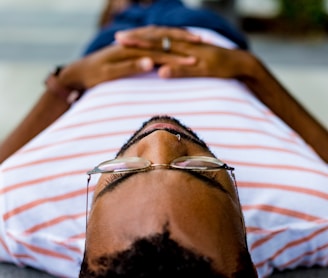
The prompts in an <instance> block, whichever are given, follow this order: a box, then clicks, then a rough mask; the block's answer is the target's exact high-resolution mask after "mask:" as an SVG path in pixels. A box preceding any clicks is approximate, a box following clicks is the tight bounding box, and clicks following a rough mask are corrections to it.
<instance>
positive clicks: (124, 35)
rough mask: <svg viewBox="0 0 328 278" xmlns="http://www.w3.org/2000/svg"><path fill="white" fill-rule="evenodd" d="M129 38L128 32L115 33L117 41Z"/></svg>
mask: <svg viewBox="0 0 328 278" xmlns="http://www.w3.org/2000/svg"><path fill="white" fill-rule="evenodd" d="M126 36H127V32H126V31H119V32H116V33H115V38H117V39H123V38H125V37H126Z"/></svg>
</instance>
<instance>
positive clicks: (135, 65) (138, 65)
mask: <svg viewBox="0 0 328 278" xmlns="http://www.w3.org/2000/svg"><path fill="white" fill-rule="evenodd" d="M153 68H154V62H153V61H152V59H150V58H148V57H145V58H140V59H135V60H126V61H122V62H119V63H115V64H113V65H111V66H110V67H108V76H110V77H111V79H118V78H121V77H127V76H131V75H136V74H140V73H145V72H150V71H151V70H153Z"/></svg>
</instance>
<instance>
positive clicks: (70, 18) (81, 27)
mask: <svg viewBox="0 0 328 278" xmlns="http://www.w3.org/2000/svg"><path fill="white" fill-rule="evenodd" d="M104 2H105V0H92V1H89V0H70V1H67V0H56V1H50V0H0V140H1V139H3V138H4V137H5V136H6V135H7V134H8V133H9V132H10V130H12V129H13V128H14V126H15V125H16V124H17V123H18V122H19V121H20V120H21V119H22V118H23V117H24V115H25V114H26V113H27V112H28V110H29V109H30V108H31V106H32V105H33V103H34V102H35V101H36V100H37V99H38V97H39V96H40V94H41V93H42V90H43V81H44V79H45V77H46V76H47V74H48V73H49V72H50V71H51V70H52V69H53V67H54V66H56V65H59V64H66V63H69V62H70V61H72V60H75V59H77V58H78V57H79V56H80V54H81V52H82V51H83V47H84V46H85V44H86V43H87V42H88V41H89V40H90V39H91V38H92V36H93V35H94V33H95V31H96V23H97V17H98V14H99V12H100V10H101V8H102V6H103V4H104ZM184 2H185V3H186V4H188V5H190V6H199V5H203V6H205V7H209V8H211V9H214V10H217V11H219V12H222V13H223V14H224V15H225V16H226V17H227V18H228V20H230V21H231V22H232V23H234V24H236V25H237V26H238V27H239V28H241V29H243V30H244V31H245V32H246V34H247V36H248V38H249V41H250V45H251V48H252V51H253V52H255V53H256V54H257V55H258V56H259V57H260V58H262V60H263V61H264V62H265V63H266V65H267V66H268V67H269V68H270V69H271V71H272V72H273V73H274V74H275V75H276V76H277V77H278V79H279V80H280V81H281V82H282V83H283V84H284V85H285V86H286V87H287V88H288V89H289V90H290V91H291V93H292V94H294V95H295V96H296V98H298V99H299V100H300V101H301V102H302V103H303V104H304V105H305V106H306V107H307V108H308V109H309V110H310V111H311V112H312V113H313V115H314V116H315V117H316V118H317V119H318V120H319V121H321V122H322V123H323V124H324V125H325V126H326V127H327V128H328V24H327V17H328V0H297V1H295V0H212V1H210V0H204V1H201V0H185V1H184ZM295 4H296V5H295Z"/></svg>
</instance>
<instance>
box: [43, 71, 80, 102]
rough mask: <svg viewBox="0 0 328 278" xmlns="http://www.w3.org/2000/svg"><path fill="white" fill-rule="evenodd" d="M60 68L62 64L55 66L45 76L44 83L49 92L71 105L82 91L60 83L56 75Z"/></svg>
mask: <svg viewBox="0 0 328 278" xmlns="http://www.w3.org/2000/svg"><path fill="white" fill-rule="evenodd" d="M62 69H63V67H62V66H59V67H56V69H55V70H54V71H53V72H52V73H50V74H49V76H48V77H47V79H46V81H45V84H46V86H47V89H48V91H49V92H51V93H53V94H54V95H56V96H57V97H59V98H61V99H62V100H64V101H65V102H66V103H67V104H69V105H71V104H73V103H74V102H75V101H77V100H78V99H79V98H80V97H81V96H82V94H83V91H79V90H76V89H73V88H69V87H66V86H63V85H62V84H60V82H59V80H58V77H59V74H60V72H61V71H62Z"/></svg>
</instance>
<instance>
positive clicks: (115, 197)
mask: <svg viewBox="0 0 328 278" xmlns="http://www.w3.org/2000/svg"><path fill="white" fill-rule="evenodd" d="M177 133H179V134H180V135H181V138H180V140H178V139H179V138H178V136H177V135H176V134H177ZM136 156H137V157H142V158H145V159H148V160H149V161H151V162H152V163H156V164H170V162H171V161H172V160H174V159H176V158H178V157H181V156H210V157H213V155H212V153H211V152H210V151H209V149H208V148H207V147H206V145H205V144H204V143H203V142H202V141H201V140H199V139H198V138H197V136H196V135H195V134H193V133H192V132H191V131H190V130H189V129H187V128H185V127H183V126H182V125H180V124H179V123H178V122H176V121H174V120H173V119H169V118H155V119H152V120H150V121H148V122H147V123H146V124H145V125H144V126H143V127H142V128H141V129H140V130H139V131H137V132H136V133H135V134H134V135H133V136H132V137H131V139H130V140H129V141H128V143H127V144H125V146H123V148H122V149H121V150H120V152H119V153H118V157H136ZM164 226H166V227H167V228H168V230H169V231H170V233H171V237H172V239H174V240H176V241H177V242H179V243H180V244H181V245H182V246H184V247H186V248H189V249H191V250H194V251H196V252H198V253H200V254H202V255H204V256H207V257H210V258H212V260H213V262H214V266H215V267H216V268H217V269H218V270H220V271H222V272H223V273H227V274H228V275H229V273H232V272H233V271H234V270H235V269H236V268H237V264H238V259H239V258H238V254H239V252H240V250H241V249H243V248H245V246H246V243H245V232H244V227H243V224H242V214H241V209H240V204H239V200H238V196H237V193H236V190H235V186H234V182H233V180H232V179H231V177H230V175H229V174H228V173H227V171H225V170H221V171H218V172H217V175H216V176H215V178H214V179H211V178H208V177H206V176H204V175H203V174H193V173H190V172H187V171H185V170H170V169H155V170H152V171H147V172H139V173H133V174H129V175H123V176H121V177H117V176H115V175H113V174H110V173H105V174H102V176H101V177H100V179H99V181H98V184H97V186H96V190H95V193H94V199H93V204H92V208H91V212H90V216H89V222H88V228H87V240H86V252H87V253H88V258H89V263H90V264H91V267H92V263H91V261H92V258H96V257H99V256H101V255H104V254H113V253H115V252H118V251H123V250H125V249H128V248H129V246H130V245H131V244H132V243H133V241H134V240H136V239H137V238H140V237H145V236H150V235H154V234H156V233H160V232H162V231H163V227H164Z"/></svg>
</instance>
